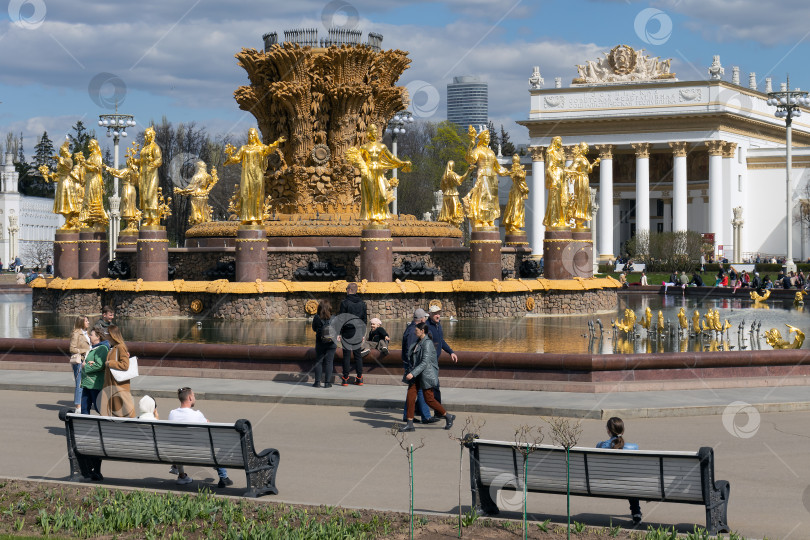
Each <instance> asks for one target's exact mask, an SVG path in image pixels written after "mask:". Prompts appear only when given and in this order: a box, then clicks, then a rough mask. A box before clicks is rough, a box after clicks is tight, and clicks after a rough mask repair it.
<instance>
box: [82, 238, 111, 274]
mask: <svg viewBox="0 0 810 540" xmlns="http://www.w3.org/2000/svg"><path fill="white" fill-rule="evenodd" d="M108 262H110V255H109V244H107V232H106V231H96V230H93V229H82V231H81V232H80V233H79V279H100V278H105V277H107V263H108Z"/></svg>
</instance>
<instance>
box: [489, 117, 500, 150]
mask: <svg viewBox="0 0 810 540" xmlns="http://www.w3.org/2000/svg"><path fill="white" fill-rule="evenodd" d="M487 130H488V131H489V147H490V148H491V149H492V151H493V152H495V155H498V144H500V142H501V139H500V137H498V130H497V129H495V124H493V123H492V120H490V121H489V122H488V123H487Z"/></svg>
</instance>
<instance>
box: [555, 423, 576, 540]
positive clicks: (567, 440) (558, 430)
mask: <svg viewBox="0 0 810 540" xmlns="http://www.w3.org/2000/svg"><path fill="white" fill-rule="evenodd" d="M548 427H549V429H550V430H551V440H552V441H553V442H554V444H558V445H560V446H562V447H563V448H565V478H566V482H565V486H566V487H565V496H566V508H567V514H568V538H569V540H570V538H571V448H573V447H574V446H576V445H577V443H578V442H579V437H580V436H581V435H582V421H581V420H577V421H576V422H572V421H571V420H570V419H568V418H558V417H552V418H551V419H549V420H548Z"/></svg>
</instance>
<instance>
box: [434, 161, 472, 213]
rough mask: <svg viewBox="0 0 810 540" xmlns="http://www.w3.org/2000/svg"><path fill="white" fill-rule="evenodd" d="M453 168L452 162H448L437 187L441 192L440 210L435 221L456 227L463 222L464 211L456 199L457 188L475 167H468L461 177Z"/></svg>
mask: <svg viewBox="0 0 810 540" xmlns="http://www.w3.org/2000/svg"><path fill="white" fill-rule="evenodd" d="M454 166H455V162H454V161H448V162H447V167H445V169H444V174H443V175H442V181H441V184H440V185H439V189H441V190H442V210H441V212H439V217H438V218H436V221H443V222H445V223H450V224H452V225H454V226H456V227H458V226H460V225H461V224H462V222H464V209H463V207H462V206H461V200H459V198H458V187H459V186H460V185H461V184H462V183H463V182H464V181H465V180H466V179H467V178H468V177H469V176H470V173H471V172H472V171H473V170H474V169H475V166H474V165H470V166H469V167H467V170H466V171H464V174H461V175H459V174H458V173H456V172H455V171H454V170H453V167H454Z"/></svg>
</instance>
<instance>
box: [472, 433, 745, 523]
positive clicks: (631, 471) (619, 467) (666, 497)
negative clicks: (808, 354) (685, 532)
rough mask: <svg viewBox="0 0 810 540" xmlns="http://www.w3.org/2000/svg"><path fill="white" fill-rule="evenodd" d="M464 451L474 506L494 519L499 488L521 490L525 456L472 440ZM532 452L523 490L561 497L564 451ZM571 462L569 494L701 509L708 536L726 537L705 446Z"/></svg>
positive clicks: (601, 453)
mask: <svg viewBox="0 0 810 540" xmlns="http://www.w3.org/2000/svg"><path fill="white" fill-rule="evenodd" d="M467 447H468V448H469V451H470V487H471V489H472V506H473V508H475V509H476V511H478V512H479V513H481V514H497V513H498V505H497V504H496V503H495V500H496V499H497V493H498V491H497V490H498V489H508V490H515V491H522V490H523V482H524V474H523V454H521V452H520V451H518V450H517V449H515V447H514V443H511V442H503V441H488V440H482V439H474V440H473V441H472V442H470V443H467ZM534 448H535V450H534V452H533V453H531V454H530V455H529V458H528V475H527V476H526V479H527V484H526V489H527V491H532V492H537V493H562V494H565V492H566V465H565V449H564V448H562V447H559V446H550V445H536V446H535V447H534ZM570 463H571V473H570V474H571V495H577V496H580V497H607V498H613V499H628V498H637V499H641V500H644V501H661V502H677V503H686V504H702V505H704V506H705V507H706V529H707V530H708V531H709V533H710V534H717V533H718V532H729V527H728V520H727V517H726V512H727V507H728V497H729V489H730V487H729V483H728V482H726V481H723V480H720V481H717V482H715V481H714V451H713V450H712V449H711V448H709V447H703V448H701V449H700V450H698V451H697V452H665V451H648V450H603V449H598V448H579V447H574V448H572V449H571V451H570Z"/></svg>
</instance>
